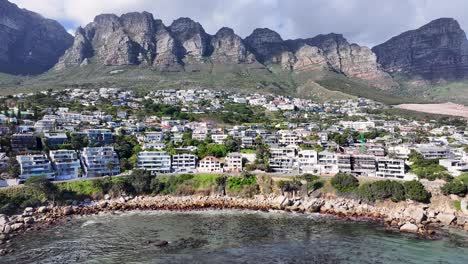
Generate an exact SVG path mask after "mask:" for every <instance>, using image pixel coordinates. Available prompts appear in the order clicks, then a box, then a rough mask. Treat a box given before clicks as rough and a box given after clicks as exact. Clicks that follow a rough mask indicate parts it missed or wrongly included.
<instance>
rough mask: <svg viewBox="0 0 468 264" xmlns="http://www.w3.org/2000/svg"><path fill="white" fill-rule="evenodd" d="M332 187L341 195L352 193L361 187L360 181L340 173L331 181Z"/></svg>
mask: <svg viewBox="0 0 468 264" xmlns="http://www.w3.org/2000/svg"><path fill="white" fill-rule="evenodd" d="M330 183H331V185H332V186H333V187H334V188H335V189H336V190H337V191H338V192H341V193H345V192H351V191H353V190H354V189H356V188H357V187H358V186H359V181H358V179H357V178H356V177H354V176H353V175H351V174H347V173H342V172H339V173H337V174H336V175H335V176H333V178H332V179H331V181H330Z"/></svg>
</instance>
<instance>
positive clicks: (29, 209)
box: [24, 207, 34, 214]
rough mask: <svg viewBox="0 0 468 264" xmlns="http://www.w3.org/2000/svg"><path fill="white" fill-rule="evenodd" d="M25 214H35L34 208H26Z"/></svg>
mask: <svg viewBox="0 0 468 264" xmlns="http://www.w3.org/2000/svg"><path fill="white" fill-rule="evenodd" d="M24 212H25V213H28V214H30V213H33V212H34V208H32V207H26V208H24Z"/></svg>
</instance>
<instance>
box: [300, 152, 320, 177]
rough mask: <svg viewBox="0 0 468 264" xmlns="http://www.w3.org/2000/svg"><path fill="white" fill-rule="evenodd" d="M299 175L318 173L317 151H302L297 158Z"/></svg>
mask: <svg viewBox="0 0 468 264" xmlns="http://www.w3.org/2000/svg"><path fill="white" fill-rule="evenodd" d="M297 163H298V168H299V173H317V172H318V166H317V165H318V154H317V151H315V150H301V151H299V153H298V158H297Z"/></svg>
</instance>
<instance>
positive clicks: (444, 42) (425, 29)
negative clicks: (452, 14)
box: [372, 18, 468, 81]
mask: <svg viewBox="0 0 468 264" xmlns="http://www.w3.org/2000/svg"><path fill="white" fill-rule="evenodd" d="M467 46H468V45H467V39H466V35H465V32H464V31H463V30H462V29H461V28H460V25H459V24H458V22H457V21H456V20H454V19H452V18H441V19H437V20H434V21H432V22H430V23H428V24H426V25H424V26H422V27H420V28H419V29H416V30H411V31H407V32H404V33H402V34H400V35H398V36H396V37H393V38H391V39H390V40H388V41H387V42H385V43H383V44H380V45H378V46H376V47H374V48H373V49H372V50H373V51H374V52H375V54H377V57H378V62H379V63H380V64H381V65H382V66H383V68H384V69H385V70H386V71H388V72H391V73H398V72H401V73H405V74H408V75H410V76H414V77H422V78H423V79H426V80H431V81H438V80H454V79H462V78H466V77H467V76H468V49H467Z"/></svg>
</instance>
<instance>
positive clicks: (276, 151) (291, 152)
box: [270, 146, 296, 158]
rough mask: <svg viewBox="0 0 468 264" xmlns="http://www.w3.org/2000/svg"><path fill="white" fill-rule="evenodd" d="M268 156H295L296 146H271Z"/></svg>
mask: <svg viewBox="0 0 468 264" xmlns="http://www.w3.org/2000/svg"><path fill="white" fill-rule="evenodd" d="M270 156H271V157H272V158H281V157H295V156H296V148H294V147H291V146H288V147H271V148H270Z"/></svg>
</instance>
